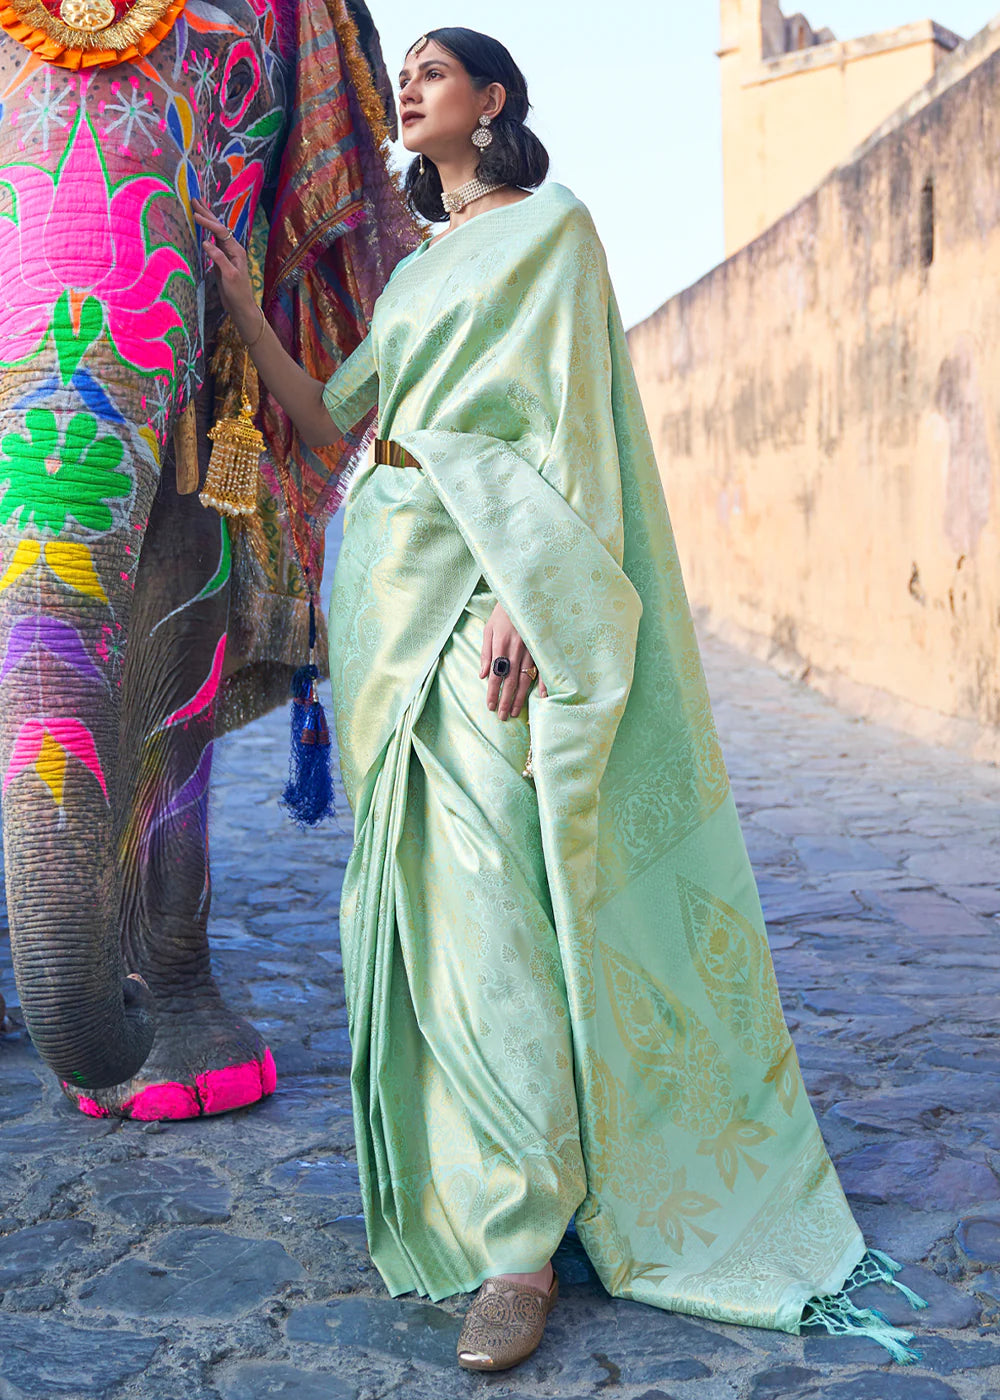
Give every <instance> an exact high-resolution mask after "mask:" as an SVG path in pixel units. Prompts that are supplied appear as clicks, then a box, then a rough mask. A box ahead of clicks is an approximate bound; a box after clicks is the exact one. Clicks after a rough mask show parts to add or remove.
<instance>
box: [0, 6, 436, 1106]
mask: <svg viewBox="0 0 1000 1400" xmlns="http://www.w3.org/2000/svg"><path fill="white" fill-rule="evenodd" d="M0 26H2V29H0V775H2V791H3V799H2V805H3V838H4V851H5V860H6V872H7V899H8V910H9V918H10V928H11V938H12V941H13V956H14V969H15V975H16V979H17V986H18V991H19V993H20V1000H21V1007H22V1009H23V1014H24V1018H25V1023H26V1025H27V1028H28V1030H29V1032H30V1034H31V1038H32V1040H33V1042H34V1044H35V1045H36V1047H37V1048H38V1050H39V1052H40V1054H41V1055H42V1057H43V1058H44V1059H45V1061H46V1062H47V1063H48V1065H49V1066H50V1067H51V1069H52V1070H53V1071H54V1072H55V1074H56V1075H57V1076H58V1077H59V1080H60V1082H61V1083H62V1084H63V1086H64V1088H65V1089H66V1092H67V1093H68V1094H70V1096H71V1097H73V1098H74V1099H75V1100H76V1102H77V1103H78V1104H79V1106H80V1108H81V1109H83V1111H84V1112H88V1113H91V1114H97V1115H107V1114H120V1115H124V1116H132V1117H138V1118H163V1117H189V1116H195V1115H197V1114H200V1113H213V1112H221V1111H223V1110H225V1109H228V1108H233V1107H236V1106H239V1105H243V1104H246V1103H250V1102H253V1101H254V1100H256V1099H258V1098H260V1097H261V1096H262V1095H265V1094H267V1093H269V1092H270V1091H271V1090H272V1089H273V1088H274V1083H275V1071H274V1062H273V1059H272V1057H271V1054H270V1051H269V1050H268V1049H267V1047H266V1045H265V1043H264V1041H263V1039H262V1038H261V1036H260V1035H259V1034H258V1032H257V1031H256V1030H255V1029H254V1028H253V1027H252V1026H251V1025H250V1024H249V1023H248V1022H247V1021H246V1020H244V1019H243V1017H241V1016H240V1015H239V1014H238V1013H237V1012H236V1011H234V1010H233V1009H232V1008H231V1007H229V1006H227V1005H226V1003H225V1002H224V1001H223V1000H222V998H221V996H220V993H219V990H218V988H217V986H216V984H215V982H214V980H213V978H212V973H211V968H210V959H209V947H208V941H207V932H206V930H207V921H208V913H209V902H210V879H209V860H208V840H207V836H208V833H207V791H208V785H209V777H210V772H211V765H212V745H213V739H214V737H215V735H216V733H217V732H220V731H221V730H222V729H225V728H227V727H232V726H233V725H235V724H239V723H241V722H245V721H246V720H247V719H249V718H252V717H253V716H254V715H256V714H259V713H262V712H263V711H264V710H265V709H267V708H269V707H270V706H272V705H273V704H275V703H277V701H278V699H279V698H280V697H282V696H283V695H284V694H287V687H288V681H289V678H290V676H291V674H292V672H293V669H294V668H295V666H297V665H298V664H300V663H301V662H302V661H303V660H304V659H305V655H306V648H307V637H306V617H307V612H308V597H309V594H310V592H315V589H316V587H317V584H318V578H319V573H320V569H321V561H319V560H317V559H303V558H301V557H299V556H297V555H296V552H295V550H294V548H293V547H292V545H291V544H290V542H289V537H288V536H287V534H286V532H285V531H284V529H283V526H282V521H281V509H280V505H279V501H280V499H281V496H282V491H281V489H280V488H281V485H282V482H284V483H285V484H286V485H287V487H288V489H289V490H292V489H294V486H295V484H296V482H301V480H302V478H303V475H309V474H311V475H312V477H313V478H314V479H315V480H317V481H320V482H322V481H323V480H324V476H323V471H322V469H321V467H322V464H318V463H317V462H316V460H315V458H313V457H311V455H310V454H308V453H307V452H306V450H305V449H301V448H300V447H299V444H298V443H297V441H295V440H293V436H292V434H291V431H290V429H289V425H288V424H287V421H284V420H282V417H281V414H280V412H279V411H278V410H277V408H276V406H275V405H274V404H273V403H265V404H264V405H263V423H264V428H265V434H266V437H267V439H268V447H269V450H270V458H269V460H270V463H271V472H270V475H267V474H265V475H264V476H262V478H261V483H260V487H259V491H258V500H257V510H256V512H255V513H254V515H253V516H252V517H251V518H249V519H247V520H246V521H245V522H243V523H241V524H239V526H238V527H233V526H232V524H231V523H230V524H227V521H226V520H225V519H223V518H221V517H220V516H219V515H218V514H216V512H215V511H214V510H212V509H210V508H206V506H205V505H203V504H202V503H201V502H200V500H199V497H198V495H197V494H196V491H197V488H198V485H199V482H200V481H203V480H204V473H205V468H206V461H207V449H208V440H207V429H208V428H209V426H210V425H211V423H212V421H213V418H214V417H215V416H216V414H217V413H218V412H219V411H222V410H223V409H224V408H225V405H224V404H223V402H222V399H223V397H224V390H225V391H227V392H230V393H231V390H232V387H233V386H232V383H230V382H229V381H230V380H232V377H233V375H234V374H235V375H236V377H237V378H238V374H239V369H240V366H241V363H242V356H241V354H240V352H239V348H238V346H237V345H235V344H233V343H228V342H227V341H226V338H225V336H223V335H221V334H220V323H221V319H222V316H221V309H220V306H219V303H218V300H217V297H216V296H215V295H214V294H213V292H212V290H211V288H210V287H208V286H207V283H206V277H205V262H204V254H203V253H202V251H201V244H200V240H201V237H202V235H201V232H200V230H199V229H197V227H196V225H195V223H194V221H193V219H192V213H191V200H192V198H194V197H196V196H198V197H201V198H203V199H205V200H206V201H207V202H208V203H209V204H210V205H211V206H212V208H213V209H214V210H215V211H217V212H218V213H220V216H221V217H223V218H224V219H225V220H226V221H227V223H228V226H229V229H230V230H231V232H232V234H233V235H234V236H235V237H237V238H241V239H245V240H248V241H249V240H251V239H254V242H255V246H257V247H259V249H260V253H261V256H260V262H261V268H262V290H263V295H264V298H265V305H266V309H267V312H268V315H269V318H270V319H271V322H272V324H274V325H276V326H277V327H278V328H279V330H280V332H281V333H282V334H283V337H284V339H285V343H286V345H287V346H288V348H289V349H290V351H291V352H292V353H293V354H294V355H296V356H297V358H298V359H299V360H300V361H301V362H302V363H304V364H305V365H306V366H307V367H309V368H310V369H311V371H312V372H313V373H315V374H317V375H318V376H319V375H323V374H326V373H329V372H330V371H331V369H332V368H333V367H334V366H335V365H336V364H337V363H339V361H340V359H341V358H342V357H343V356H344V355H345V354H346V353H348V352H349V351H350V350H351V349H352V348H353V347H354V345H356V344H357V343H358V341H359V340H360V339H361V338H362V337H363V335H364V334H365V331H366V329H367V323H368V318H369V316H370V314H371V310H372V307H373V304H374V300H375V297H376V296H377V295H378V293H379V291H380V290H381V287H382V285H383V284H384V282H385V280H386V277H387V276H388V273H389V272H390V271H391V269H392V267H393V265H394V263H395V262H396V261H397V260H398V258H399V257H400V256H401V255H402V254H403V253H404V252H406V251H408V250H409V249H410V248H411V247H413V246H414V241H415V232H414V229H413V226H412V223H411V222H410V220H409V217H408V216H407V215H406V213H405V211H404V208H403V205H402V202H401V199H400V196H399V193H398V190H397V188H396V186H395V184H394V182H393V180H392V178H391V176H390V175H389V173H388V171H387V167H386V163H385V142H386V139H387V135H388V133H387V126H386V123H387V120H392V118H389V117H387V113H391V112H392V105H391V92H390V90H389V86H388V80H387V78H386V74H385V69H384V65H383V63H382V60H381V55H380V52H379V46H378V38H377V34H376V32H375V30H374V27H373V25H372V23H371V18H370V16H369V14H368V12H367V10H366V9H365V6H364V4H363V3H362V0H221V7H218V6H216V5H213V4H209V3H207V0H0ZM213 357H214V358H213ZM278 478H281V480H278ZM268 482H270V484H268ZM278 776H279V775H278V774H277V773H276V780H277V779H278ZM0 1021H2V1004H0ZM0 1071H2V1063H0Z"/></svg>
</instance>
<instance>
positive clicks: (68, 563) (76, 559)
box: [45, 540, 108, 603]
mask: <svg viewBox="0 0 1000 1400" xmlns="http://www.w3.org/2000/svg"><path fill="white" fill-rule="evenodd" d="M45 562H46V564H48V566H49V568H50V569H51V570H52V572H53V573H54V574H55V575H56V577H57V578H61V579H62V581H63V583H65V584H68V585H69V587H70V588H72V589H73V590H74V591H75V592H76V593H86V595H87V596H88V598H99V599H100V600H101V602H102V603H106V602H107V601H108V595H107V594H106V593H105V591H104V589H103V587H102V586H101V580H100V579H99V578H98V577H97V571H96V570H95V568H94V561H93V559H91V557H90V550H89V549H88V548H87V546H86V545H85V544H67V543H64V542H63V541H61V540H52V541H51V542H50V543H49V544H47V545H46V546H45Z"/></svg>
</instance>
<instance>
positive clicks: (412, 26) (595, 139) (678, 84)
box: [368, 0, 1000, 326]
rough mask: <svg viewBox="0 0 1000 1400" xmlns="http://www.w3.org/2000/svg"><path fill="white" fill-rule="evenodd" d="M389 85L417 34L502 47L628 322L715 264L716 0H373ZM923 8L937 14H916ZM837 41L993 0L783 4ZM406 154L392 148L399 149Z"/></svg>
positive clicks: (993, 5)
mask: <svg viewBox="0 0 1000 1400" xmlns="http://www.w3.org/2000/svg"><path fill="white" fill-rule="evenodd" d="M368 5H369V8H370V10H371V12H372V16H373V18H374V20H375V23H376V25H377V26H378V29H379V32H380V34H381V37H382V47H383V51H384V53H385V58H386V64H387V66H388V69H389V73H390V75H391V76H393V77H395V75H396V74H397V73H398V71H399V69H400V67H401V66H402V62H403V59H404V57H405V55H406V51H407V48H408V47H409V45H411V44H412V43H413V42H414V41H415V40H416V39H417V38H419V36H420V35H421V34H422V33H423V32H424V30H426V29H434V28H437V27H440V26H442V25H464V26H465V27H466V28H468V29H478V30H480V31H482V32H484V33H487V34H491V35H492V36H493V37H494V38H496V39H499V40H500V41H501V42H502V43H504V44H506V46H507V48H508V49H509V50H510V51H511V53H512V54H513V56H514V58H515V60H516V61H517V63H518V64H519V65H520V67H521V68H522V69H523V71H524V73H525V76H526V77H527V80H528V94H529V97H530V98H531V102H532V107H533V112H532V115H531V118H530V125H531V126H532V127H533V128H534V130H535V131H536V132H537V133H538V135H539V136H540V137H541V139H542V141H544V143H545V145H546V147H547V148H548V152H549V155H550V157H551V158H552V166H551V170H550V178H551V179H555V180H558V181H559V182H560V183H561V184H564V185H568V186H569V188H570V189H571V190H573V192H574V193H575V194H576V195H577V196H578V197H579V198H580V199H582V200H583V202H584V203H585V204H586V205H587V206H588V208H589V209H590V211H591V213H592V214H593V216H594V221H595V223H596V225H597V229H598V232H599V233H600V235H601V238H602V240H603V242H604V246H605V248H606V249H607V252H608V263H609V266H610V268H611V277H612V281H613V282H614V285H615V289H616V291H617V294H618V300H619V302H620V303H621V308H622V316H623V318H624V320H625V324H626V325H627V326H628V325H633V324H634V323H635V322H636V321H639V320H641V319H642V318H643V317H645V316H648V315H649V314H650V313H651V312H653V311H655V310H656V308H657V307H658V306H660V305H662V303H663V302H664V301H666V300H668V298H669V297H671V296H673V295H674V294H675V293H676V292H679V291H681V290H682V289H683V288H684V287H687V286H689V285H690V284H691V283H692V282H695V281H697V280H698V278H699V277H701V276H703V275H704V273H706V272H708V271H709V270H710V269H711V268H712V267H714V266H715V264H716V263H718V262H719V261H721V259H722V256H723V250H722V154H721V139H722V138H721V123H720V112H719V79H718V59H717V58H716V56H715V52H716V49H717V48H718V45H719V6H718V3H717V0H617V3H609V0H368ZM928 5H930V6H933V8H925V7H927V6H928ZM783 8H784V11H785V13H786V14H794V13H796V12H797V11H798V10H800V9H801V10H802V11H803V13H804V14H805V15H806V17H807V18H808V19H809V21H810V23H811V24H812V25H813V27H814V28H815V29H822V28H823V27H825V26H829V28H831V29H832V30H833V32H834V33H835V34H836V36H837V38H838V39H851V38H856V37H858V36H860V35H863V34H873V33H877V32H878V31H879V30H882V29H891V28H893V27H894V26H895V25H899V24H908V23H910V22H912V21H913V20H919V19H934V20H937V22H938V23H939V24H943V25H944V26H945V27H946V28H948V29H952V30H954V31H955V33H957V34H959V35H961V36H962V37H963V38H969V37H970V36H971V35H973V34H975V33H976V32H977V31H978V30H980V29H981V28H982V27H983V25H984V24H986V23H988V21H989V20H991V19H992V18H994V16H996V15H997V14H998V13H1000V0H789V3H786V4H785V5H784V6H783ZM399 149H400V150H401V148H399Z"/></svg>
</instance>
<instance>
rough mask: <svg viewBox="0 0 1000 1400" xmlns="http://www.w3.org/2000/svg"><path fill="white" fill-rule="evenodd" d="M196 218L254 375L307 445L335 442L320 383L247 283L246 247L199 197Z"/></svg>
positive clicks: (337, 434) (335, 432)
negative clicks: (280, 336)
mask: <svg viewBox="0 0 1000 1400" xmlns="http://www.w3.org/2000/svg"><path fill="white" fill-rule="evenodd" d="M192 205H193V208H194V216H195V219H196V220H197V222H198V223H199V224H200V225H201V227H202V228H203V229H206V230H207V231H208V232H209V233H210V234H211V235H212V237H213V239H214V242H212V241H210V240H209V239H207V238H206V239H205V240H204V243H203V247H204V249H205V252H206V253H207V255H208V257H209V258H210V259H211V261H212V262H213V263H214V264H215V270H216V272H217V274H218V277H219V290H220V292H221V295H222V302H223V305H224V306H225V308H226V310H227V311H228V312H229V314H230V316H231V317H232V318H233V324H234V325H235V326H236V329H237V331H238V332H239V334H240V335H241V336H242V338H243V341H244V343H245V344H246V347H247V349H248V350H249V352H250V356H251V358H252V359H253V362H254V364H255V365H256V367H257V373H258V374H259V375H260V377H261V379H262V380H263V381H264V383H265V384H266V385H267V387H268V389H270V391H271V393H272V394H273V395H274V397H275V398H276V399H277V400H278V402H279V403H280V404H281V407H282V408H283V409H284V410H285V412H286V413H287V414H288V416H289V418H290V419H291V420H292V422H293V423H294V424H295V427H296V428H297V429H298V433H299V436H300V437H301V438H302V440H303V442H305V443H306V444H307V445H308V446H309V447H324V446H326V445H327V444H328V443H332V442H336V441H337V439H338V438H339V437H340V435H341V434H340V430H339V429H338V428H337V427H336V426H335V425H334V422H333V419H332V418H331V417H330V414H329V413H328V412H327V409H326V406H325V405H324V403H323V388H324V385H323V384H322V383H321V382H320V381H319V380H318V379H313V377H312V375H310V374H306V372H305V370H304V369H303V368H302V366H301V365H297V364H296V363H295V361H294V360H293V359H292V357H291V355H289V353H288V351H287V350H285V348H284V347H283V346H282V345H281V343H280V341H279V340H278V337H277V336H276V335H275V333H274V331H273V330H272V329H271V327H270V325H269V324H268V322H267V319H266V318H265V316H264V313H263V311H262V310H261V308H260V306H259V305H258V303H257V300H256V298H255V296H254V293H253V286H252V284H251V282H250V271H249V267H248V265H247V255H246V250H245V249H244V247H243V245H242V244H241V243H240V242H238V241H237V239H235V238H234V237H233V235H232V234H231V233H230V231H229V229H228V228H227V227H226V225H225V224H224V223H222V222H221V220H219V219H217V218H215V216H214V215H213V214H212V213H211V212H210V211H209V209H208V208H207V207H206V205H205V204H204V203H203V202H202V201H201V200H200V199H195V200H193V201H192Z"/></svg>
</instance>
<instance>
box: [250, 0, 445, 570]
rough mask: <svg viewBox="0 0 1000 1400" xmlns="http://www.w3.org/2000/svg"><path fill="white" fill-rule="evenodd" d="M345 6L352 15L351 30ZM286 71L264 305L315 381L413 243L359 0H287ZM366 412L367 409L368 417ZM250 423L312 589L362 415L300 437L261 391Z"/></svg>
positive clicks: (365, 324)
mask: <svg viewBox="0 0 1000 1400" xmlns="http://www.w3.org/2000/svg"><path fill="white" fill-rule="evenodd" d="M355 16H357V18H358V19H359V20H361V21H362V28H363V31H364V33H363V35H362V33H360V32H359V27H358V23H356V20H355ZM289 22H290V24H291V26H292V27H293V28H292V41H293V49H292V52H293V73H292V78H291V83H292V91H291V104H290V112H289V120H288V126H287V136H286V140H285V146H284V150H283V153H282V157H281V163H280V167H279V170H278V177H277V185H276V190H275V196H274V204H273V208H272V211H271V215H270V233H269V237H268V245H267V254H266V259H265V264H264V310H265V312H266V314H267V317H268V319H269V321H270V322H271V324H272V325H273V326H274V328H275V330H276V331H277V334H278V337H279V339H280V340H281V342H282V344H283V345H284V346H285V348H286V349H287V350H288V352H289V353H290V354H291V355H292V356H293V357H294V359H295V360H297V361H298V363H299V364H301V365H302V366H303V367H304V368H305V369H306V371H307V372H308V373H309V374H311V375H312V376H313V378H315V379H320V380H325V379H327V378H329V376H330V375H331V374H332V373H333V372H334V370H335V369H337V368H338V366H339V365H340V364H341V362H342V361H343V360H344V359H346V357H347V356H348V355H349V354H350V353H351V351H352V350H354V349H355V348H356V347H357V345H359V344H360V342H361V341H362V340H363V339H364V337H365V336H366V335H367V333H368V328H369V325H370V322H371V316H372V311H373V309H374V306H375V301H376V298H377V297H378V295H379V293H380V292H381V291H382V288H383V287H384V286H385V284H386V282H387V281H388V278H389V274H390V273H391V272H392V270H393V268H394V267H395V266H396V263H397V262H398V261H399V260H400V258H402V257H403V256H404V255H405V254H406V253H409V252H411V251H412V249H413V248H415V247H416V246H417V244H418V242H419V241H420V237H421V235H420V232H419V230H418V228H417V226H416V224H415V223H414V221H413V218H412V217H411V215H410V214H409V212H408V210H407V208H406V204H405V202H404V199H403V196H402V193H401V191H400V188H399V185H398V182H397V179H396V177H395V176H394V175H393V174H392V173H391V172H390V170H389V168H388V154H389V149H388V143H389V127H388V124H387V114H386V105H385V101H384V97H383V94H384V95H388V96H389V97H390V98H391V91H392V90H391V86H390V85H389V80H388V76H387V74H386V71H385V64H384V62H383V60H382V54H381V49H380V46H379V41H378V34H377V32H376V30H375V27H374V25H373V24H372V22H371V16H370V15H369V14H368V11H367V7H366V6H365V4H364V3H363V0H350V8H349V7H348V0H295V3H294V11H293V13H292V14H291V15H290V16H289ZM372 416H373V415H372ZM262 426H263V430H264V436H265V439H266V441H267V446H268V456H269V458H270V464H271V468H272V470H273V472H274V477H275V479H274V480H272V481H270V482H269V485H270V486H271V489H272V490H273V492H274V494H275V497H276V498H277V500H278V501H279V502H281V503H282V504H283V506H284V511H283V512H282V513H283V514H285V515H286V518H287V519H288V522H289V524H290V527H291V531H292V535H293V543H294V548H295V554H296V556H297V559H298V563H299V565H300V566H301V568H302V570H303V572H306V571H308V577H307V579H306V580H305V583H306V591H307V592H308V593H309V594H311V595H313V596H317V595H318V590H319V582H320V575H321V573H322V560H323V549H322V540H323V528H324V526H325V524H326V522H327V520H328V519H329V517H330V515H331V514H332V512H333V511H334V510H335V509H336V507H337V505H338V504H339V502H340V499H341V496H342V495H343V482H342V479H341V478H340V476H339V473H340V472H341V471H342V470H343V468H344V467H345V466H346V465H347V463H348V462H349V461H350V459H351V458H352V457H353V456H354V455H355V454H356V453H357V452H358V450H359V449H360V447H361V446H362V444H363V442H364V438H365V435H366V432H367V431H368V429H369V428H370V426H371V423H370V419H369V421H366V422H363V423H362V424H360V425H358V428H357V429H356V430H355V431H354V432H352V433H350V434H346V435H345V436H344V437H343V438H342V439H341V441H339V442H337V443H335V444H334V445H333V446H332V447H327V448H322V449H319V450H317V451H313V450H311V449H309V448H307V447H306V446H305V444H304V443H302V442H301V441H300V440H299V438H298V435H297V434H296V433H295V432H294V430H293V428H292V426H291V423H290V422H289V420H288V418H287V416H286V415H285V414H284V413H283V412H282V410H281V408H280V407H279V406H278V404H277V403H276V402H275V400H274V399H273V398H271V397H270V395H265V396H264V398H263V404H262Z"/></svg>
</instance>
